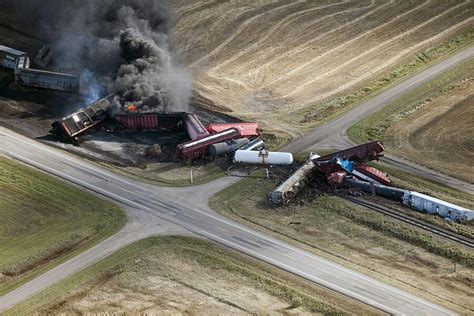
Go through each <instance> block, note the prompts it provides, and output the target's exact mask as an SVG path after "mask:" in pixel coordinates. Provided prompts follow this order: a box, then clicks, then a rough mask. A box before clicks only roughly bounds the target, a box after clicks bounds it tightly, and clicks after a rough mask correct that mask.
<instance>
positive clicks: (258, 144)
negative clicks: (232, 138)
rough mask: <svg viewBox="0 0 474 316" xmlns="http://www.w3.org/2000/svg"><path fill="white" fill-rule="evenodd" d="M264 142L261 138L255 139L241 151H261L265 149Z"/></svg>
mask: <svg viewBox="0 0 474 316" xmlns="http://www.w3.org/2000/svg"><path fill="white" fill-rule="evenodd" d="M263 145H264V144H263V140H261V139H260V138H255V139H254V140H252V141H251V142H250V143H248V144H247V145H244V146H242V147H241V148H239V149H241V150H260V149H262V148H263Z"/></svg>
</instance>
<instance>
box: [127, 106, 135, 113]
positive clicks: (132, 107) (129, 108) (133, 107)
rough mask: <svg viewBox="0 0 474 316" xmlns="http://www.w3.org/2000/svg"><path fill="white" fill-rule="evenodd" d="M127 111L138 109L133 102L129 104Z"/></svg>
mask: <svg viewBox="0 0 474 316" xmlns="http://www.w3.org/2000/svg"><path fill="white" fill-rule="evenodd" d="M127 111H128V112H136V111H137V107H136V106H135V105H133V104H130V105H129V106H127Z"/></svg>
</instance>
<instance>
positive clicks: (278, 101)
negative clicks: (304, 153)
mask: <svg viewBox="0 0 474 316" xmlns="http://www.w3.org/2000/svg"><path fill="white" fill-rule="evenodd" d="M172 7H173V10H174V25H173V27H172V32H173V34H172V35H173V36H172V42H173V46H174V49H175V50H176V52H177V54H178V56H179V57H180V58H179V60H180V61H181V62H182V63H184V64H185V65H187V66H189V67H190V68H191V69H192V70H193V74H194V79H195V80H194V84H195V90H196V92H198V93H199V94H201V95H202V96H203V97H205V98H207V99H209V100H210V101H211V102H210V103H209V106H210V107H212V108H214V109H218V110H220V111H227V112H228V113H229V114H231V115H235V116H238V117H241V118H245V119H256V120H258V121H260V122H261V123H263V124H264V125H265V126H267V127H270V128H271V129H272V130H276V131H278V130H280V131H284V132H285V133H288V134H289V135H292V136H294V135H295V134H300V133H301V132H303V131H304V130H302V127H304V126H306V125H305V124H303V123H308V122H307V120H306V121H305V120H302V119H301V115H299V114H298V113H299V112H298V111H302V110H304V109H308V108H312V109H313V111H316V114H314V115H313V116H312V117H311V122H309V123H310V125H311V124H314V123H316V122H317V121H319V120H321V119H323V118H325V117H327V116H329V115H331V114H334V113H335V112H337V111H339V110H341V108H340V107H341V106H342V107H344V104H331V103H330V102H329V101H330V100H331V99H332V98H335V97H337V96H341V95H344V94H345V93H348V92H349V91H351V90H352V89H354V88H356V87H358V86H359V87H360V85H361V84H364V83H367V82H370V80H371V79H373V78H375V77H376V76H378V75H380V74H384V73H385V72H387V71H388V70H390V69H394V67H396V66H399V65H401V64H402V63H404V62H406V61H407V60H408V59H410V58H414V57H416V56H417V54H419V53H421V52H422V51H423V50H424V49H426V48H427V47H432V46H435V45H437V44H439V43H442V42H445V41H447V40H449V39H452V38H453V37H454V36H456V35H459V34H462V33H465V32H466V31H468V30H469V29H472V25H473V21H474V19H473V15H474V6H473V3H472V1H469V0H467V1H430V0H427V1H379V0H371V1H369V0H363V1H192V2H189V1H184V0H174V1H172Z"/></svg>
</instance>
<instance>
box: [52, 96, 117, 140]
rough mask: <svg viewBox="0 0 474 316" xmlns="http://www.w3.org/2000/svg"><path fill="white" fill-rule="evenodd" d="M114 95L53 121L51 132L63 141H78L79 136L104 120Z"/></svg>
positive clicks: (110, 107)
mask: <svg viewBox="0 0 474 316" xmlns="http://www.w3.org/2000/svg"><path fill="white" fill-rule="evenodd" d="M111 99H112V96H108V97H106V98H103V99H100V100H99V101H97V102H94V103H92V104H90V105H88V106H86V107H83V108H80V109H79V110H77V111H76V112H74V113H72V114H70V115H68V116H66V117H64V118H62V119H60V120H58V121H55V122H53V124H52V125H51V126H52V129H51V133H53V134H55V135H56V136H57V137H58V138H59V139H60V140H61V141H62V142H68V143H77V142H78V140H77V137H78V136H79V135H81V134H83V133H84V132H85V131H87V130H89V129H90V128H92V127H94V126H96V125H98V124H99V123H101V122H102V121H104V120H105V119H106V118H107V117H108V115H109V112H110V111H111V110H112V103H111Z"/></svg>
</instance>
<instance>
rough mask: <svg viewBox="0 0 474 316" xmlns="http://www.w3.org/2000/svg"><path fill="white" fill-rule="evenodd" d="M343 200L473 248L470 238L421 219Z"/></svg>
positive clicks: (353, 199) (366, 203)
mask: <svg viewBox="0 0 474 316" xmlns="http://www.w3.org/2000/svg"><path fill="white" fill-rule="evenodd" d="M344 199H346V200H349V201H351V202H352V203H355V204H358V205H361V206H365V207H367V208H370V209H372V210H374V211H376V212H379V213H382V214H384V215H387V216H390V217H392V218H395V219H398V220H400V221H402V222H405V223H407V224H410V225H413V226H415V227H418V228H421V229H423V230H426V231H428V232H430V233H433V234H435V235H437V236H440V237H443V238H445V239H448V240H451V241H454V242H457V243H459V244H462V245H464V246H467V247H469V248H471V249H472V248H474V240H473V239H472V238H469V237H466V236H462V235H460V234H458V233H455V232H452V231H450V230H448V229H444V228H441V227H439V226H436V225H434V224H430V223H427V222H425V221H423V220H421V219H418V218H414V217H411V216H408V215H405V214H403V213H401V212H400V211H398V210H395V209H392V208H389V207H386V206H381V205H379V204H375V203H372V202H369V201H364V200H360V199H356V198H352V197H344Z"/></svg>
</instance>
